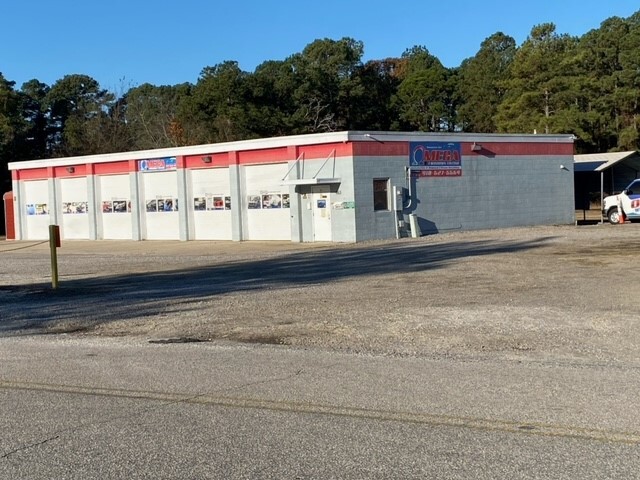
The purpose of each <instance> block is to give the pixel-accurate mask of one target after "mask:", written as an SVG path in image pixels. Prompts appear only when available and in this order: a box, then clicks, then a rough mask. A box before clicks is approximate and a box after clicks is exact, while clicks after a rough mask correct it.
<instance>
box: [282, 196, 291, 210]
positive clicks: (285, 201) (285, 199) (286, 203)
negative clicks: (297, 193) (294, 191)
mask: <svg viewBox="0 0 640 480" xmlns="http://www.w3.org/2000/svg"><path fill="white" fill-rule="evenodd" d="M289 206H290V204H289V194H288V193H283V194H282V208H289Z"/></svg>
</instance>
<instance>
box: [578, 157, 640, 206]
mask: <svg viewBox="0 0 640 480" xmlns="http://www.w3.org/2000/svg"><path fill="white" fill-rule="evenodd" d="M573 169H574V175H575V179H574V185H575V202H576V210H589V206H590V204H591V201H592V200H595V199H596V198H598V197H596V195H597V194H598V193H599V200H600V205H602V202H603V200H604V197H605V196H606V195H612V194H614V193H619V192H621V191H622V190H623V189H624V188H625V187H626V186H627V185H628V184H629V183H631V181H633V180H635V179H636V178H638V177H640V153H638V152H637V151H635V150H633V151H627V152H610V153H592V154H586V155H574V166H573Z"/></svg>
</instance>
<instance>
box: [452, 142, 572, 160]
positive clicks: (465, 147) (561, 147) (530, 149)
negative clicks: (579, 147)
mask: <svg viewBox="0 0 640 480" xmlns="http://www.w3.org/2000/svg"><path fill="white" fill-rule="evenodd" d="M477 144H478V145H480V146H481V149H480V150H479V151H473V150H471V147H472V145H473V143H469V142H467V143H463V144H462V154H463V155H478V156H500V157H502V156H505V157H508V156H521V155H541V156H542V155H573V143H553V142H549V143H533V142H531V143H524V142H518V143H515V142H514V143H507V142H478V143H477Z"/></svg>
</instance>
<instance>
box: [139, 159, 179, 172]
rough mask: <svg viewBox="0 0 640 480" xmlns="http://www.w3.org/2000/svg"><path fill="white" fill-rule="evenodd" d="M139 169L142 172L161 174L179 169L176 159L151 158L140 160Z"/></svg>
mask: <svg viewBox="0 0 640 480" xmlns="http://www.w3.org/2000/svg"><path fill="white" fill-rule="evenodd" d="M138 168H139V170H140V171H141V172H161V171H165V170H175V169H176V168H177V161H176V157H167V158H151V159H149V160H140V161H139V162H138Z"/></svg>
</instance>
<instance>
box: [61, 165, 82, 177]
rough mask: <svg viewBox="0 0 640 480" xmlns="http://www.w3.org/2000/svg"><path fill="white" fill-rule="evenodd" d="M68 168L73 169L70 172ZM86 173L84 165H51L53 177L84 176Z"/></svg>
mask: <svg viewBox="0 0 640 480" xmlns="http://www.w3.org/2000/svg"><path fill="white" fill-rule="evenodd" d="M69 169H73V172H70V171H69ZM86 175H87V166H86V165H68V166H66V167H53V176H54V178H65V177H86Z"/></svg>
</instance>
